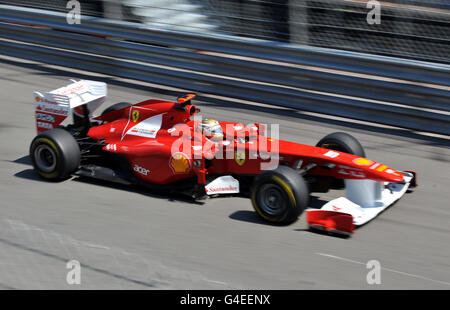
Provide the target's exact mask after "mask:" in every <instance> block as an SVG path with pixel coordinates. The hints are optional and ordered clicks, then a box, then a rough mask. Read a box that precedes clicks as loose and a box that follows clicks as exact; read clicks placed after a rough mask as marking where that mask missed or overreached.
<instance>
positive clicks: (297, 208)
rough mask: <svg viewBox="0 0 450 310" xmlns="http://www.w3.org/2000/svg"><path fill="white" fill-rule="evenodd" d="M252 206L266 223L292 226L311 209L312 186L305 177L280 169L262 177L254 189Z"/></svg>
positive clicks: (260, 176)
mask: <svg viewBox="0 0 450 310" xmlns="http://www.w3.org/2000/svg"><path fill="white" fill-rule="evenodd" d="M251 198H252V204H253V208H254V209H255V211H256V212H257V213H258V215H259V216H261V217H262V218H263V219H264V220H266V221H269V222H272V223H280V224H290V223H292V222H294V221H296V220H297V218H298V217H299V215H300V214H301V213H302V212H303V211H304V210H305V209H306V208H307V207H308V204H309V191H308V186H307V184H306V182H305V180H304V179H303V177H302V176H301V175H299V174H298V173H297V172H296V171H295V170H293V169H292V168H289V167H286V166H279V167H278V168H277V169H275V170H269V171H265V172H263V173H261V174H260V175H258V176H257V177H256V178H255V180H254V182H253V185H252V188H251Z"/></svg>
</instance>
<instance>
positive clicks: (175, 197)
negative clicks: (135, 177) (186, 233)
mask: <svg viewBox="0 0 450 310" xmlns="http://www.w3.org/2000/svg"><path fill="white" fill-rule="evenodd" d="M12 162H14V163H18V164H24V165H27V166H31V165H32V164H31V160H30V157H29V156H28V155H27V156H23V157H20V158H18V159H16V160H13V161H12ZM14 176H15V177H18V178H22V179H28V180H33V181H39V182H45V183H58V182H82V183H85V184H91V185H94V186H104V187H111V188H114V189H117V190H123V191H128V192H133V193H137V194H141V195H145V196H148V197H151V198H155V199H165V200H167V201H180V202H186V203H189V204H193V205H203V204H205V202H204V201H201V200H200V201H199V200H194V199H193V198H191V197H189V196H187V195H183V194H179V193H167V194H166V193H161V191H156V190H151V189H147V188H143V187H139V186H133V185H123V184H119V183H114V182H109V181H103V180H98V179H93V178H88V177H73V178H71V179H68V180H63V181H49V180H45V179H43V178H41V177H40V176H39V175H38V174H37V173H36V171H34V169H33V168H29V169H25V170H22V171H19V172H17V173H15V174H14Z"/></svg>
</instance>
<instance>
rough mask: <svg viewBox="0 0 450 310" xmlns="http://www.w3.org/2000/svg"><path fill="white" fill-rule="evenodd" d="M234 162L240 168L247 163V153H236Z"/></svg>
mask: <svg viewBox="0 0 450 310" xmlns="http://www.w3.org/2000/svg"><path fill="white" fill-rule="evenodd" d="M234 160H235V161H236V163H237V164H238V165H239V166H242V165H243V164H244V163H245V152H234Z"/></svg>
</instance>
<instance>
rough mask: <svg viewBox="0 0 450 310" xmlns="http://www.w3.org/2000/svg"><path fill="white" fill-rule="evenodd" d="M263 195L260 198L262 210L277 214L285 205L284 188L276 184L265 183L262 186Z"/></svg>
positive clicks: (269, 213)
mask: <svg viewBox="0 0 450 310" xmlns="http://www.w3.org/2000/svg"><path fill="white" fill-rule="evenodd" d="M260 193H262V195H261V196H260V199H259V206H260V208H261V210H262V211H263V212H264V213H266V214H268V215H277V214H279V213H280V212H281V210H283V208H284V206H285V198H284V195H283V192H282V190H281V189H280V188H279V187H278V186H277V185H275V184H264V185H263V186H261V188H260Z"/></svg>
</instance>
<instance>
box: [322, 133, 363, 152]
mask: <svg viewBox="0 0 450 310" xmlns="http://www.w3.org/2000/svg"><path fill="white" fill-rule="evenodd" d="M316 146H318V147H323V148H326V149H330V150H335V151H339V152H344V153H349V154H353V155H356V156H360V157H366V152H365V151H364V148H363V147H362V145H361V143H359V141H358V140H357V139H356V138H355V137H353V136H352V135H349V134H348V133H345V132H334V133H331V134H329V135H327V136H325V137H323V138H322V139H321V140H320V141H319V142H318V143H317V144H316Z"/></svg>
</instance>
